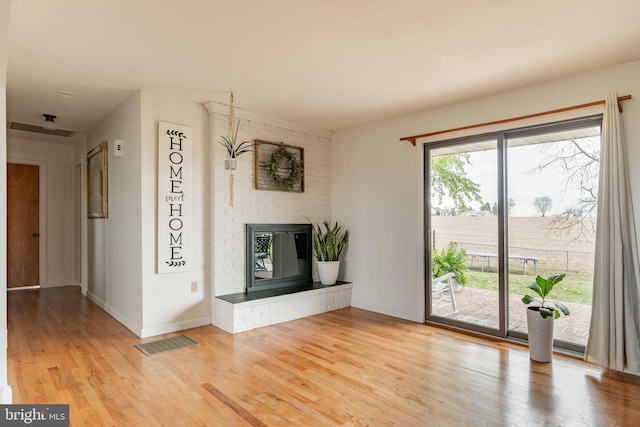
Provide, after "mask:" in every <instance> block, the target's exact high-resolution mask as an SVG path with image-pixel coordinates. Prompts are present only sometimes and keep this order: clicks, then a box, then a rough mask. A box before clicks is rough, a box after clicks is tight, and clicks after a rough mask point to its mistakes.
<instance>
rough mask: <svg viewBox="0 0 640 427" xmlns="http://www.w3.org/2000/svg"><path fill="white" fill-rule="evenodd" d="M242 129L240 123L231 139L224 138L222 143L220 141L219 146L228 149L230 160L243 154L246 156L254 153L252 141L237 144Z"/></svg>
mask: <svg viewBox="0 0 640 427" xmlns="http://www.w3.org/2000/svg"><path fill="white" fill-rule="evenodd" d="M239 129H240V122H239V121H238V125H237V126H236V131H235V132H234V133H233V135H231V138H229V137H226V136H223V137H222V141H218V144H220V145H222V146H223V147H224V148H226V149H227V154H228V155H229V158H230V159H236V158H238V156H240V155H241V154H244V153H246V152H249V151H253V150H252V147H253V145H254V144H253V142H251V141H242V142H241V143H240V144H238V143H237V138H238V130H239Z"/></svg>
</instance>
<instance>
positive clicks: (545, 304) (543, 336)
mask: <svg viewBox="0 0 640 427" xmlns="http://www.w3.org/2000/svg"><path fill="white" fill-rule="evenodd" d="M564 276H565V275H564V274H556V275H553V276H550V277H549V278H548V279H545V278H544V277H541V276H538V277H536V281H535V282H533V283H532V284H530V285H529V286H527V288H529V289H531V290H532V291H534V292H535V293H536V294H538V295H539V296H540V298H534V297H532V296H530V295H525V296H524V297H523V298H522V302H523V303H525V304H531V303H532V302H535V303H537V304H539V305H535V306H529V307H527V331H528V334H529V356H530V357H531V359H532V360H535V361H537V362H550V361H551V357H552V354H553V321H554V319H557V318H559V317H560V314H561V313H562V314H564V315H566V316H568V315H569V314H570V313H569V309H568V308H567V307H566V306H565V305H564V304H562V303H561V302H559V301H550V300H548V299H547V296H548V295H549V293H551V291H552V290H553V287H554V286H555V285H556V284H558V283H559V282H560V281H562V279H564Z"/></svg>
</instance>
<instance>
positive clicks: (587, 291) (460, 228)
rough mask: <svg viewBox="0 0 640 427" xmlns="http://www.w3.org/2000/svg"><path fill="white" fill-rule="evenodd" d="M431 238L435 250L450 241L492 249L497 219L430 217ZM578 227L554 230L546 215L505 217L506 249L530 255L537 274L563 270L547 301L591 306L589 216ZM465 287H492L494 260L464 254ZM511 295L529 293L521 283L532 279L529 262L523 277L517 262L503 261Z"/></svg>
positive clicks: (591, 230) (494, 286) (592, 229)
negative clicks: (467, 269) (562, 277)
mask: <svg viewBox="0 0 640 427" xmlns="http://www.w3.org/2000/svg"><path fill="white" fill-rule="evenodd" d="M431 221H432V223H431V224H432V225H431V227H432V233H433V234H432V239H433V241H434V242H435V246H434V247H435V248H437V249H440V248H442V247H445V246H447V245H448V244H449V242H455V243H457V244H458V246H460V247H462V248H464V249H465V250H466V251H467V252H469V253H474V252H475V253H497V246H498V238H497V236H498V233H497V227H498V219H497V217H495V216H486V217H469V216H432V217H431ZM588 221H589V223H587V224H586V225H587V227H583V228H582V229H578V228H573V229H560V228H559V226H558V224H557V223H555V222H554V218H549V217H515V218H514V217H511V218H509V230H508V240H509V252H510V253H511V254H518V255H523V256H527V257H532V258H536V259H537V260H538V262H537V273H538V274H540V275H541V276H543V277H548V276H550V275H553V274H560V273H565V274H566V277H565V279H564V280H563V281H562V282H561V283H560V284H558V285H557V286H556V287H555V288H554V291H553V299H557V300H560V301H565V302H574V303H579V304H586V305H591V289H592V280H593V260H594V246H595V226H594V223H593V222H594V221H595V219H592V220H588ZM467 266H468V267H469V269H470V271H469V281H468V284H467V286H470V287H474V288H478V289H489V290H496V291H497V290H498V276H497V259H484V260H482V259H477V258H476V259H471V257H468V262H467ZM509 271H510V274H509V286H510V288H509V291H510V293H511V294H516V295H524V294H525V293H529V294H531V291H529V290H528V289H526V287H527V285H529V284H530V283H532V282H533V280H534V279H535V272H534V265H533V263H532V262H531V261H529V262H528V263H527V275H524V274H523V273H524V271H523V264H522V262H521V261H515V260H511V261H510V265H509Z"/></svg>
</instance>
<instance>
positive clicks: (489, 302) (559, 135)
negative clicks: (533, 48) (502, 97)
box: [425, 117, 601, 351]
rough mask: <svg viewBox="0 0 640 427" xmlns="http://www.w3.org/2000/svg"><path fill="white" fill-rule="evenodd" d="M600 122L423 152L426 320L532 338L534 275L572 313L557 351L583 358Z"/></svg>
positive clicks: (446, 144) (561, 326)
mask: <svg viewBox="0 0 640 427" xmlns="http://www.w3.org/2000/svg"><path fill="white" fill-rule="evenodd" d="M600 123H601V119H600V118H599V117H595V118H593V117H592V118H585V119H580V120H573V121H568V122H562V123H555V124H550V125H545V126H537V127H534V128H527V129H518V130H513V131H509V132H501V133H496V134H491V135H482V136H478V137H471V138H465V139H458V140H451V141H443V142H438V143H433V144H427V145H425V206H426V210H425V231H426V235H425V241H426V248H427V253H426V256H425V265H426V271H428V272H429V274H427V277H426V283H427V313H426V314H427V319H428V320H429V321H434V322H439V323H444V324H448V325H452V326H456V327H462V328H466V329H470V330H474V331H478V332H483V333H489V334H493V335H496V336H502V337H506V336H513V337H516V338H521V339H526V338H527V335H526V333H527V329H526V309H525V305H524V304H523V303H522V301H521V300H522V297H523V295H525V294H527V293H528V294H531V293H532V292H531V291H530V290H529V289H528V288H527V286H528V285H529V284H531V283H532V282H533V281H534V280H535V277H536V275H538V274H539V275H541V276H543V277H548V276H550V275H553V274H565V279H564V280H563V281H562V282H561V283H560V284H558V285H557V286H556V288H555V289H554V294H553V295H552V297H554V298H555V299H557V300H560V301H562V302H564V303H565V304H566V305H567V306H568V307H569V308H570V310H571V315H570V316H568V317H567V318H564V319H559V320H558V321H556V322H555V325H556V326H555V328H556V329H555V338H556V345H557V346H560V347H564V348H569V349H572V350H577V351H581V350H583V349H584V345H585V344H586V339H587V334H588V326H589V321H590V316H591V307H590V304H591V288H592V281H593V257H594V252H595V216H596V211H597V209H596V204H597V183H598V165H599V147H600Z"/></svg>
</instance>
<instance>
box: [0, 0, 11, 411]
mask: <svg viewBox="0 0 640 427" xmlns="http://www.w3.org/2000/svg"><path fill="white" fill-rule="evenodd" d="M10 11H11V2H9V1H4V2H0V129H3V131H2V132H0V245H2V247H3V248H6V247H7V225H6V224H7V157H6V148H7V139H6V138H7V134H6V132H5V131H4V129H6V128H7V91H6V87H7V50H8V39H9V15H10V13H9V12H10ZM0 403H3V404H7V403H11V387H10V386H9V382H8V377H7V257H6V256H3V257H0Z"/></svg>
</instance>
